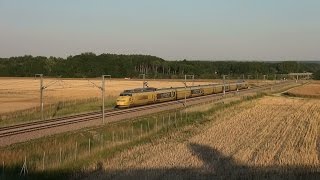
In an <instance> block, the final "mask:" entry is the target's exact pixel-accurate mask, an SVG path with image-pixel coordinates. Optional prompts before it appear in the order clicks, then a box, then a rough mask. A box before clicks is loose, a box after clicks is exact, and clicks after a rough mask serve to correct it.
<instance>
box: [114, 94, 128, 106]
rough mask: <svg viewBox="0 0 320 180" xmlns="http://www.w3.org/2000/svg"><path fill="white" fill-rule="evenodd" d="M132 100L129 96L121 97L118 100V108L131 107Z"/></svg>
mask: <svg viewBox="0 0 320 180" xmlns="http://www.w3.org/2000/svg"><path fill="white" fill-rule="evenodd" d="M130 98H131V97H129V96H120V97H118V99H117V107H129V106H130Z"/></svg>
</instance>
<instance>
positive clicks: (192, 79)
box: [192, 75, 194, 86]
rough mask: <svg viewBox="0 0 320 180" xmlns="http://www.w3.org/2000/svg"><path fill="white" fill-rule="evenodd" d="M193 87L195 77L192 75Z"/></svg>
mask: <svg viewBox="0 0 320 180" xmlns="http://www.w3.org/2000/svg"><path fill="white" fill-rule="evenodd" d="M192 86H194V75H192Z"/></svg>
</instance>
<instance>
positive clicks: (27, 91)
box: [0, 78, 270, 114]
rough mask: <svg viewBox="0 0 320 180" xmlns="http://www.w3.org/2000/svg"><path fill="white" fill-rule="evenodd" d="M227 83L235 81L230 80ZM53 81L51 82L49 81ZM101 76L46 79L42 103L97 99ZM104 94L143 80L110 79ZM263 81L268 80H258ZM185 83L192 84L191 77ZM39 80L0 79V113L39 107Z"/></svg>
mask: <svg viewBox="0 0 320 180" xmlns="http://www.w3.org/2000/svg"><path fill="white" fill-rule="evenodd" d="M147 81H148V86H149V87H156V88H167V87H181V86H184V84H183V81H184V80H182V79H181V80H147ZM230 82H236V80H232V81H230ZM52 83H53V84H52ZM93 83H94V84H95V85H96V86H101V79H52V78H45V79H44V86H48V85H49V86H48V88H46V89H45V91H44V103H45V104H54V103H58V102H60V101H69V100H81V99H89V98H96V97H98V98H100V97H101V91H100V90H99V89H98V88H97V87H96V86H95V85H94V84H93ZM105 83H106V97H108V96H111V97H116V96H118V95H119V93H120V92H122V91H123V90H125V89H133V88H141V87H142V80H125V79H112V80H108V79H107V80H106V82H105ZM209 83H222V81H221V80H201V81H199V80H198V81H195V82H194V85H201V84H209ZM252 83H255V84H259V83H260V84H263V83H270V82H257V81H252ZM187 84H188V85H189V86H190V85H192V82H191V80H188V82H187ZM39 86H40V80H39V79H35V78H0V114H1V113H6V112H13V111H17V110H24V109H28V108H33V107H37V106H39V101H40V98H39V96H40V93H39V88H40V87H39Z"/></svg>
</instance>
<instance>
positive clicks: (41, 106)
mask: <svg viewBox="0 0 320 180" xmlns="http://www.w3.org/2000/svg"><path fill="white" fill-rule="evenodd" d="M34 76H35V77H40V109H41V120H44V115H43V99H44V98H43V91H44V90H45V89H47V88H48V87H49V86H51V85H53V84H55V83H56V82H58V81H59V80H56V81H51V82H49V83H48V84H47V85H46V86H45V85H44V84H43V74H35V75H34Z"/></svg>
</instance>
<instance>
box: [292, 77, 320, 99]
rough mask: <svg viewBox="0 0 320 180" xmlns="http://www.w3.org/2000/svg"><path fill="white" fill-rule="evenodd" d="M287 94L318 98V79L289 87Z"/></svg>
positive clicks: (319, 94)
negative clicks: (292, 87)
mask: <svg viewBox="0 0 320 180" xmlns="http://www.w3.org/2000/svg"><path fill="white" fill-rule="evenodd" d="M288 94H289V95H293V96H302V97H303V96H305V97H319V98H320V81H313V82H312V83H310V84H306V85H304V86H300V87H296V88H294V89H291V90H290V91H288Z"/></svg>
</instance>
